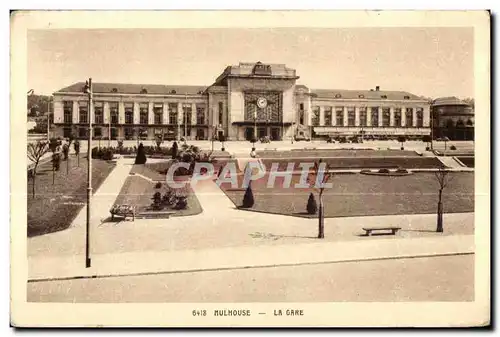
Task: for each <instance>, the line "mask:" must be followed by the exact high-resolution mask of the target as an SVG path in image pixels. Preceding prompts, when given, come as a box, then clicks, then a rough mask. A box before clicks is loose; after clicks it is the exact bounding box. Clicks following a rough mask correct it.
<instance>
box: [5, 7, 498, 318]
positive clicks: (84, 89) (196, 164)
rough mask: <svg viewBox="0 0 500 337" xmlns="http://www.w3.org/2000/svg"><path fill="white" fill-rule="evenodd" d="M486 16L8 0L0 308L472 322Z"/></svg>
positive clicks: (482, 244)
mask: <svg viewBox="0 0 500 337" xmlns="http://www.w3.org/2000/svg"><path fill="white" fill-rule="evenodd" d="M112 14H113V15H112ZM256 18H258V20H256ZM489 24H490V18H489V13H488V12H487V11H450V12H439V11H435V12H424V11H413V12H411V11H408V12H404V11H402V12H391V11H378V12H375V11H373V12H370V11H359V12H335V11H323V12H322V11H311V12H308V11H297V12H294V11H286V12H273V11H260V12H259V11H248V12H245V11H243V12H231V11H205V12H197V11H191V12H182V11H178V12H174V11H164V12H161V11H159V12H112V11H111V12H105V11H101V12H100V11H95V12H79V11H66V12H65V11H61V12H45V11H19V12H14V13H13V15H11V39H12V46H11V57H12V58H11V97H12V101H11V112H10V113H11V130H12V133H11V146H12V147H11V202H12V204H11V205H12V206H11V207H12V209H11V253H12V254H11V279H12V283H13V285H12V287H13V288H12V289H11V324H12V325H14V326H20V327H42V326H46V327H49V326H50V327H56V326H60V327H65V326H86V327H94V326H164V327H172V326H184V327H191V326H192V327H194V326H220V327H223V326H262V327H266V326H267V327H270V326H276V327H279V326H281V327H284V326H290V327H291V326H304V327H306V326H331V327H335V326H338V327H339V326H352V327H361V326H385V327H396V326H398V327H416V326H432V327H470V326H485V325H488V324H489V322H490V283H489V282H490V281H489V280H490V265H489V262H490V192H489V191H490V171H489V170H490V155H489V153H490V139H489V132H490V96H489V92H490V79H489V73H490V56H489V55H490V49H489V48H490V41H489V34H490V28H489ZM23 109H25V110H24V111H23ZM13 144H16V145H15V148H14V145H13ZM24 149H26V154H24V153H23V152H24ZM24 167H26V168H27V175H26V176H24V174H22V173H21V171H22V170H24ZM476 170H478V172H477V173H476ZM415 313H417V314H415Z"/></svg>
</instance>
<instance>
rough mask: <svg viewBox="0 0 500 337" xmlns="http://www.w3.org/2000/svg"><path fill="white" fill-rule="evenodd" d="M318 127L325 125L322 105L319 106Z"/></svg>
mask: <svg viewBox="0 0 500 337" xmlns="http://www.w3.org/2000/svg"><path fill="white" fill-rule="evenodd" d="M319 125H320V126H323V125H325V107H324V106H322V105H320V106H319Z"/></svg>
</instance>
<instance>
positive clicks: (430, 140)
mask: <svg viewBox="0 0 500 337" xmlns="http://www.w3.org/2000/svg"><path fill="white" fill-rule="evenodd" d="M422 141H423V142H424V143H427V148H428V149H430V145H429V143H430V142H432V138H431V136H430V135H425V136H423V137H422Z"/></svg>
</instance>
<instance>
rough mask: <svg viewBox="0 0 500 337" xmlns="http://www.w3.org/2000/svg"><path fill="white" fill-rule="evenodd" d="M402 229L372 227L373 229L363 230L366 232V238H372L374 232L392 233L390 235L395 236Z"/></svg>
mask: <svg viewBox="0 0 500 337" xmlns="http://www.w3.org/2000/svg"><path fill="white" fill-rule="evenodd" d="M400 229H401V227H371V228H363V230H364V231H365V232H366V233H365V235H366V236H370V235H371V233H372V232H386V231H391V232H390V233H386V234H390V235H395V234H396V233H397V232H398V231H399V230H400Z"/></svg>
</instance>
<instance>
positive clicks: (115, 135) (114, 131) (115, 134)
mask: <svg viewBox="0 0 500 337" xmlns="http://www.w3.org/2000/svg"><path fill="white" fill-rule="evenodd" d="M116 138H118V129H117V128H111V139H116Z"/></svg>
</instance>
